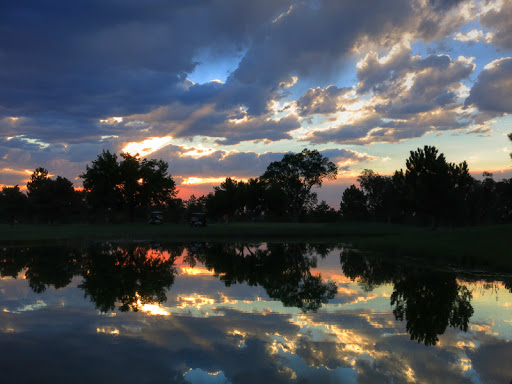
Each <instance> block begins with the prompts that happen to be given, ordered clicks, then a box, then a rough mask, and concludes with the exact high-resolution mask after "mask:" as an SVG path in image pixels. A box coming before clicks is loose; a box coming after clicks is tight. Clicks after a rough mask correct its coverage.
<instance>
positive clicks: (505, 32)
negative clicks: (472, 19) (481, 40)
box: [480, 1, 512, 49]
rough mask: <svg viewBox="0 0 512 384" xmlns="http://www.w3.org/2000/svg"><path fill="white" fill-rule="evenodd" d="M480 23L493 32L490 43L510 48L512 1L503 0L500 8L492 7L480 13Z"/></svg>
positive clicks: (511, 40)
mask: <svg viewBox="0 0 512 384" xmlns="http://www.w3.org/2000/svg"><path fill="white" fill-rule="evenodd" d="M480 23H481V24H482V25H483V26H484V27H485V28H487V29H490V30H491V31H493V32H494V36H493V38H492V40H491V41H492V43H494V44H496V45H499V46H500V47H503V48H506V49H512V2H510V1H504V2H503V5H502V7H501V9H496V8H492V9H490V10H489V11H488V12H486V13H485V14H483V15H480Z"/></svg>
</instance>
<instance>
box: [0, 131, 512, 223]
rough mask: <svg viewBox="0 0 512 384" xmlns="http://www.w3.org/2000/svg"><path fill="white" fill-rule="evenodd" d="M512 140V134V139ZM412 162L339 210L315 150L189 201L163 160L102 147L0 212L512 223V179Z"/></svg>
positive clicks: (46, 217)
mask: <svg viewBox="0 0 512 384" xmlns="http://www.w3.org/2000/svg"><path fill="white" fill-rule="evenodd" d="M511 140H512V139H511ZM405 165H406V167H405V170H402V169H401V170H399V171H395V172H394V174H393V175H391V176H386V175H379V174H378V173H376V172H374V171H372V170H370V169H366V170H364V171H363V172H362V173H361V174H360V176H359V177H358V178H357V182H358V186H356V185H351V186H350V187H349V188H347V189H346V190H345V191H344V192H343V193H342V195H341V202H340V206H339V209H338V210H336V209H334V208H333V207H330V206H329V205H328V204H327V203H326V202H325V201H320V202H318V197H317V194H316V192H314V190H313V188H314V187H316V188H320V187H321V186H322V184H323V182H324V181H325V180H333V179H335V178H336V177H337V173H338V168H337V166H336V165H335V164H334V163H333V162H331V161H330V160H329V158H327V157H325V156H323V155H322V154H321V153H320V152H318V151H317V150H308V149H304V150H303V151H301V152H299V153H288V154H285V155H284V156H283V158H282V159H281V160H279V161H274V162H272V163H270V164H269V165H268V167H267V169H266V170H265V172H264V173H263V174H262V175H261V176H259V177H256V178H251V179H249V180H248V181H240V180H235V179H233V178H229V177H228V178H226V179H225V181H224V182H222V183H221V184H220V185H219V186H216V187H214V188H213V191H212V192H210V193H208V194H206V195H203V196H200V197H196V196H194V195H192V196H191V197H190V198H189V199H188V200H182V199H179V198H177V197H176V195H177V189H176V183H175V181H174V180H173V178H172V175H171V174H170V173H169V166H168V164H167V163H166V162H165V161H163V160H155V159H143V158H140V157H139V156H138V155H135V156H132V155H130V154H127V153H122V154H121V155H120V157H118V156H117V155H116V154H115V153H111V152H110V151H106V150H105V151H103V152H102V153H101V154H99V155H98V156H97V158H96V159H95V160H94V161H92V162H91V164H90V165H87V166H86V169H85V172H84V173H83V174H81V175H80V176H79V177H80V178H81V179H82V180H83V189H81V190H75V189H74V188H73V184H72V182H71V181H69V180H68V179H66V178H64V177H61V176H57V177H56V178H52V177H50V175H49V172H48V170H46V169H44V168H37V169H36V170H35V171H34V173H33V174H32V175H31V177H30V180H29V181H28V183H27V191H26V193H23V192H22V191H21V190H20V188H19V186H15V187H4V188H3V189H2V191H1V192H0V215H2V216H3V217H4V218H8V220H10V221H11V222H15V221H20V220H24V221H31V222H41V223H65V222H77V221H78V222H100V223H103V222H125V221H137V220H138V221H141V220H147V218H148V214H149V213H150V212H151V211H154V210H159V211H162V212H163V214H164V217H165V218H166V220H167V221H175V222H186V221H187V220H188V218H189V217H190V216H191V215H192V214H193V213H204V214H205V215H206V216H207V217H208V219H209V220H210V221H226V220H239V221H244V220H245V221H258V220H274V221H290V220H292V221H339V220H344V221H384V222H399V223H410V224H419V225H431V226H432V227H435V226H438V225H468V224H486V223H503V222H510V221H512V179H509V180H507V179H504V180H501V181H495V180H494V179H493V177H492V174H490V173H484V175H483V176H484V178H483V180H477V179H475V178H474V177H473V176H471V175H470V173H469V169H468V165H467V163H466V162H465V161H464V162H462V163H460V164H455V163H449V162H448V161H447V160H446V158H445V156H444V155H443V154H442V153H439V151H438V150H437V148H435V147H433V146H425V147H424V148H418V149H417V150H415V151H411V152H410V156H409V158H408V159H406V162H405Z"/></svg>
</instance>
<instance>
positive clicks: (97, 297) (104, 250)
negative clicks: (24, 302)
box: [0, 243, 183, 312]
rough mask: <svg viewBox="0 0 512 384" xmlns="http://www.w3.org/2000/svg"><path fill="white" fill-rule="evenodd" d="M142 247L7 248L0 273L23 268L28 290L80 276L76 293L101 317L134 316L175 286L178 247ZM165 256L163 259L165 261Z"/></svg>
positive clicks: (61, 284)
mask: <svg viewBox="0 0 512 384" xmlns="http://www.w3.org/2000/svg"><path fill="white" fill-rule="evenodd" d="M166 250H167V251H168V252H167V253H163V252H162V250H158V249H155V248H154V247H151V246H147V245H136V244H133V245H128V246H120V245H114V244H110V243H103V244H96V245H94V246H91V247H90V248H88V249H87V250H76V249H68V248H65V247H34V248H7V249H3V250H1V251H0V274H1V275H2V276H11V277H16V276H18V274H19V273H20V272H21V271H22V270H24V269H26V272H25V277H26V279H27V280H28V283H29V285H30V287H31V288H32V290H33V291H34V292H37V293H42V292H44V291H45V290H46V288H47V287H49V286H53V287H55V288H57V289H58V288H62V287H65V286H67V285H69V284H70V283H71V280H72V278H73V276H82V277H83V282H82V283H81V284H80V285H79V288H81V289H83V290H84V291H85V296H86V297H90V298H91V300H92V301H93V302H94V303H95V305H96V308H98V309H99V310H101V311H103V312H107V311H109V310H114V309H115V307H116V302H119V303H120V307H119V309H120V310H121V311H127V310H129V309H132V310H134V311H136V310H137V309H138V306H139V305H143V304H147V303H154V302H158V303H161V302H164V301H165V300H166V295H165V291H166V289H169V288H170V287H171V286H172V284H173V283H174V277H175V274H176V268H175V267H174V261H175V259H176V256H177V255H180V254H181V253H182V251H183V247H181V246H176V247H175V248H174V249H166ZM167 255H168V256H169V257H167V258H166V256H167Z"/></svg>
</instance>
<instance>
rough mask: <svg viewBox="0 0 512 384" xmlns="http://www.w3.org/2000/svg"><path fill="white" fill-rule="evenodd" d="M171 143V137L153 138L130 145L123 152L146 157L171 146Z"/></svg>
mask: <svg viewBox="0 0 512 384" xmlns="http://www.w3.org/2000/svg"><path fill="white" fill-rule="evenodd" d="M171 141H172V137H171V136H165V137H152V138H150V139H147V140H144V141H141V142H131V143H128V144H126V145H125V146H124V147H123V149H122V150H121V152H126V153H129V154H130V155H132V156H135V155H136V154H139V155H140V156H142V157H145V156H148V155H150V154H151V153H153V152H155V151H158V150H159V149H161V148H164V147H165V146H167V145H169V144H170V143H171Z"/></svg>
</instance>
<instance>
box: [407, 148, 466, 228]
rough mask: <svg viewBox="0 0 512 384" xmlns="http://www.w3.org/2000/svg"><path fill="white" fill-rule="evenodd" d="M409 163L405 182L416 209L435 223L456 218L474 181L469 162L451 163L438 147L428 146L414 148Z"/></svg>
mask: <svg viewBox="0 0 512 384" xmlns="http://www.w3.org/2000/svg"><path fill="white" fill-rule="evenodd" d="M406 167H407V169H406V171H405V184H406V186H407V193H408V201H409V207H410V208H411V209H412V211H413V212H414V213H416V214H422V215H426V216H428V217H430V219H431V222H432V226H436V225H437V224H438V223H439V221H440V219H447V220H452V221H453V219H454V217H455V216H456V215H457V214H458V213H460V207H461V206H463V205H464V204H465V202H466V200H467V198H468V194H469V191H470V188H471V185H472V182H473V178H472V177H471V175H470V174H469V169H468V165H467V163H466V162H465V161H464V162H462V163H460V164H453V163H448V162H447V161H446V159H445V157H444V155H443V154H442V153H441V154H438V150H437V148H435V147H432V146H425V147H424V148H423V149H421V148H418V149H417V150H416V151H411V155H410V156H409V158H408V159H407V161H406Z"/></svg>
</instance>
